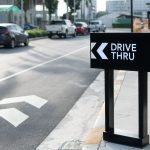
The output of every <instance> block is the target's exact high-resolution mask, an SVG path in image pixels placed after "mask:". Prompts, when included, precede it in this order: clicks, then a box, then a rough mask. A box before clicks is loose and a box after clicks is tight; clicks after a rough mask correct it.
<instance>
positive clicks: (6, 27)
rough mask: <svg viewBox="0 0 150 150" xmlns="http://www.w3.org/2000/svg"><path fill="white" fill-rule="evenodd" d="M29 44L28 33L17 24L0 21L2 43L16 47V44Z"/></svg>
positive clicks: (0, 39) (0, 43)
mask: <svg viewBox="0 0 150 150" xmlns="http://www.w3.org/2000/svg"><path fill="white" fill-rule="evenodd" d="M21 43H24V45H25V46H28V44H29V37H28V34H27V33H26V32H25V31H24V30H23V29H22V28H21V27H20V26H18V25H17V24H12V23H0V45H4V46H6V47H10V48H14V47H15V46H16V45H19V44H21Z"/></svg>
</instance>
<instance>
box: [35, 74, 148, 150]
mask: <svg viewBox="0 0 150 150" xmlns="http://www.w3.org/2000/svg"><path fill="white" fill-rule="evenodd" d="M149 77H150V75H149ZM148 85H150V81H149V82H148ZM148 91H149V92H150V90H149V89H148ZM114 92H115V129H119V130H120V131H121V132H123V133H122V134H123V135H126V134H127V135H128V136H129V135H131V136H134V137H137V136H138V134H137V133H138V74H137V72H128V71H127V72H125V71H116V72H115V90H114ZM149 92H148V93H149ZM149 98H150V96H149V97H148V99H149ZM148 109H149V110H150V105H148ZM104 115H105V113H104V74H103V73H101V74H100V75H99V76H98V77H97V79H96V80H95V81H94V82H93V83H92V84H91V86H90V87H89V88H88V89H87V91H85V93H84V94H83V95H82V96H81V98H80V99H79V101H78V102H77V103H76V104H75V106H74V107H73V108H72V109H71V110H70V112H69V113H68V114H67V116H66V117H65V118H64V119H63V120H62V121H61V122H60V124H59V125H58V126H57V127H56V129H55V130H54V131H53V132H52V133H50V135H49V136H48V137H47V138H46V139H45V140H44V141H43V142H42V143H41V144H40V146H39V147H38V148H37V150H133V149H134V150H140V149H138V148H133V147H128V146H123V145H119V144H113V143H109V142H105V141H103V140H102V132H103V129H104V127H105V121H104V117H105V116H104ZM148 118H149V120H148V121H149V125H148V129H149V131H150V115H149V116H148ZM144 150H150V146H149V145H148V146H147V147H145V148H144Z"/></svg>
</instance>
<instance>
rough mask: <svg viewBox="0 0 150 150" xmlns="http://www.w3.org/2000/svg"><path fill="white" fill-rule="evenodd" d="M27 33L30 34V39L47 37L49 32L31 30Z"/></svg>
mask: <svg viewBox="0 0 150 150" xmlns="http://www.w3.org/2000/svg"><path fill="white" fill-rule="evenodd" d="M26 32H27V33H28V34H29V38H35V37H44V36H47V31H45V30H43V29H31V30H27V31H26Z"/></svg>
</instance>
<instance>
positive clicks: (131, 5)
mask: <svg viewBox="0 0 150 150" xmlns="http://www.w3.org/2000/svg"><path fill="white" fill-rule="evenodd" d="M130 1H131V32H133V0H130Z"/></svg>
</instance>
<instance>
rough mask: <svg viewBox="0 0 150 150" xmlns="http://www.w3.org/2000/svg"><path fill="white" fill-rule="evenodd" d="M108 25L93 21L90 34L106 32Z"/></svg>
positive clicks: (90, 23)
mask: <svg viewBox="0 0 150 150" xmlns="http://www.w3.org/2000/svg"><path fill="white" fill-rule="evenodd" d="M105 30H106V25H105V24H104V23H103V22H102V21H101V20H92V21H90V22H89V31H90V32H100V31H102V32H105Z"/></svg>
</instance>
